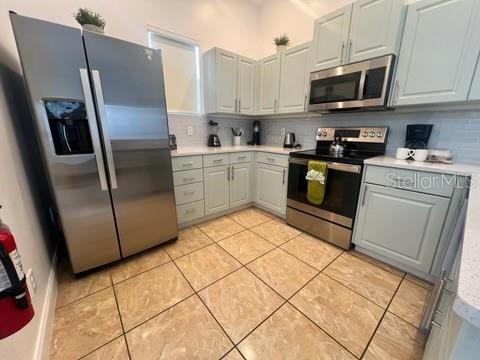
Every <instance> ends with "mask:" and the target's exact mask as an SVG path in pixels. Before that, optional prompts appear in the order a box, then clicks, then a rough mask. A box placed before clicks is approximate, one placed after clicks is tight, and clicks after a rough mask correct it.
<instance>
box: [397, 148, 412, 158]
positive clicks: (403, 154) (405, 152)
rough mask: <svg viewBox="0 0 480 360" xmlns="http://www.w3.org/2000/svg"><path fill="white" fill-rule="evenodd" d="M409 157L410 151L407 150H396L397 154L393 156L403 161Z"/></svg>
mask: <svg viewBox="0 0 480 360" xmlns="http://www.w3.org/2000/svg"><path fill="white" fill-rule="evenodd" d="M409 156H410V149H408V148H397V153H396V154H395V158H396V159H398V160H405V159H406V158H408V157H409Z"/></svg>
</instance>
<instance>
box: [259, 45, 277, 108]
mask: <svg viewBox="0 0 480 360" xmlns="http://www.w3.org/2000/svg"><path fill="white" fill-rule="evenodd" d="M258 73H259V75H258V78H259V80H258V83H259V84H258V85H259V89H258V95H259V98H258V102H259V103H258V111H259V113H260V114H273V113H275V112H277V106H278V88H279V85H280V55H279V54H275V55H272V56H269V57H266V58H264V59H262V60H260V61H259V69H258Z"/></svg>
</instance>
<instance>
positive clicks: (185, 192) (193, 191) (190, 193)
mask: <svg viewBox="0 0 480 360" xmlns="http://www.w3.org/2000/svg"><path fill="white" fill-rule="evenodd" d="M193 194H195V190H189V191H184V192H183V195H193Z"/></svg>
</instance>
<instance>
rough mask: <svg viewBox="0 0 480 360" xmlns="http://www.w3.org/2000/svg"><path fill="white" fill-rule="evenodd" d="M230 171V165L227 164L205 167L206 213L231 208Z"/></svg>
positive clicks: (209, 213)
mask: <svg viewBox="0 0 480 360" xmlns="http://www.w3.org/2000/svg"><path fill="white" fill-rule="evenodd" d="M229 172H230V170H229V166H225V165H223V166H215V167H209V168H204V169H203V179H204V185H205V191H204V193H205V215H211V214H215V213H217V212H219V211H225V210H228V209H229V208H230V200H229V198H230V191H229V175H230V174H229Z"/></svg>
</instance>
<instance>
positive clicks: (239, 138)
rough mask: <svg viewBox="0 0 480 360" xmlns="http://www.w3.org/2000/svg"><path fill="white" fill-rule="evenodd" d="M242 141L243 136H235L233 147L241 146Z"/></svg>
mask: <svg viewBox="0 0 480 360" xmlns="http://www.w3.org/2000/svg"><path fill="white" fill-rule="evenodd" d="M241 140H242V137H241V136H234V137H233V146H240V141H241Z"/></svg>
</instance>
